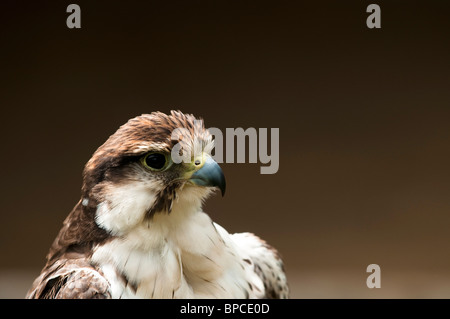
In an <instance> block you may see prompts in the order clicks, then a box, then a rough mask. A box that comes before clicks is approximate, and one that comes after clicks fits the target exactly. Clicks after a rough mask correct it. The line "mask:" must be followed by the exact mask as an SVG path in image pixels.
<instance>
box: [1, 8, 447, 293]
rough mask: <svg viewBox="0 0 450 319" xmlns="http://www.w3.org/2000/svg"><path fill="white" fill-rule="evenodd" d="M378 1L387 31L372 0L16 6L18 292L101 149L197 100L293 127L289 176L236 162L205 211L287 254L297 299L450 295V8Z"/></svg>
mask: <svg viewBox="0 0 450 319" xmlns="http://www.w3.org/2000/svg"><path fill="white" fill-rule="evenodd" d="M72 2H74V3H77V4H79V5H80V7H81V23H82V28H81V29H79V30H75V29H73V30H71V29H68V28H67V27H66V18H67V16H68V13H66V8H67V6H68V4H70V3H72ZM374 2H375V3H377V4H379V5H380V7H381V21H382V22H381V23H382V28H381V29H376V30H375V29H374V30H370V29H368V28H367V27H366V18H367V16H368V13H366V7H367V6H368V5H369V4H370V3H372V2H370V1H361V0H358V1H356V0H355V1H316V2H312V1H311V2H308V3H307V2H304V1H270V2H269V1H267V2H266V1H193V0H188V1H126V2H124V1H121V2H115V1H95V3H94V2H93V1H78V0H77V1H71V2H69V1H53V2H48V1H26V2H23V1H22V2H17V1H2V2H1V4H0V26H1V27H0V41H1V42H0V45H1V52H0V58H1V59H0V61H1V62H0V63H1V77H0V80H1V83H0V84H1V87H0V105H1V106H2V111H1V114H2V125H1V128H0V130H1V136H2V139H1V141H2V147H1V149H2V151H1V152H2V156H1V157H0V161H1V167H2V175H1V176H2V181H1V203H2V208H1V214H0V297H2V298H22V297H23V296H24V295H25V292H26V290H27V289H28V288H29V286H30V285H31V282H32V280H33V279H34V277H35V276H37V275H38V273H39V272H40V269H41V267H42V266H43V264H44V258H45V255H46V253H47V250H48V248H49V246H50V244H51V242H52V241H53V239H54V237H55V236H56V234H57V232H58V230H59V228H60V226H61V223H62V221H63V220H64V218H65V216H66V215H67V214H68V213H69V211H70V210H71V209H72V207H73V206H74V204H75V203H76V202H77V201H78V199H79V196H80V186H81V172H82V169H83V166H84V164H85V163H86V162H87V160H88V159H89V158H90V156H91V154H92V153H93V152H94V151H95V149H96V148H97V147H98V146H100V145H101V144H102V143H103V142H104V141H105V140H106V138H107V137H108V136H109V135H110V134H112V133H113V132H114V131H115V130H116V129H117V128H118V127H119V125H121V124H123V123H124V122H126V121H127V120H128V119H129V118H131V117H134V116H136V115H140V114H142V113H149V112H152V111H155V110H160V111H164V112H168V111H169V110H170V109H180V110H182V111H183V112H189V113H194V114H195V115H197V116H202V117H203V118H204V119H205V123H206V126H207V127H218V128H221V129H223V130H224V129H225V128H227V127H233V128H236V127H243V128H248V127H255V128H271V127H278V128H280V169H279V171H278V173H277V174H275V175H260V174H259V168H260V166H261V164H260V163H258V164H222V167H223V169H224V172H225V174H226V177H227V183H228V187H227V194H226V196H225V197H224V198H221V197H220V196H215V197H213V198H211V199H210V200H208V202H207V203H206V205H205V211H206V212H208V213H209V214H210V215H211V216H212V218H213V219H214V220H215V221H216V222H218V223H219V224H221V225H222V226H224V227H225V228H226V229H227V230H228V231H230V232H240V231H251V232H254V233H256V234H258V235H260V236H261V237H262V238H264V239H266V240H267V241H268V242H269V243H271V244H272V245H274V246H275V247H277V248H278V250H279V251H280V252H281V254H282V255H283V256H284V260H285V264H286V269H287V273H288V278H289V280H290V285H291V290H292V297H294V298H449V297H450V253H449V250H448V246H449V242H450V231H449V226H450V196H449V195H450V167H449V163H450V129H449V125H448V122H449V119H450V92H449V88H450V43H449V35H450V34H449V33H450V32H449V30H450V21H449V15H448V14H449V12H450V11H449V9H450V6H449V4H448V2H444V1H437V0H436V1H395V3H392V1H378V0H377V1H374ZM372 263H375V264H379V265H380V267H381V288H380V289H368V288H367V286H366V278H367V276H368V274H367V273H366V267H367V265H369V264H372Z"/></svg>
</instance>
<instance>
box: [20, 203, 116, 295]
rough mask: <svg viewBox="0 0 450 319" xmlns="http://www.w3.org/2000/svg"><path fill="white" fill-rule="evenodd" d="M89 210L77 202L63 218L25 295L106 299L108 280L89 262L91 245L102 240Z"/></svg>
mask: <svg viewBox="0 0 450 319" xmlns="http://www.w3.org/2000/svg"><path fill="white" fill-rule="evenodd" d="M92 214H93V211H92V209H91V208H89V207H83V206H82V205H81V202H79V203H78V204H77V205H76V206H75V207H74V209H73V210H72V212H71V213H70V214H69V215H68V217H67V218H66V220H65V221H64V224H63V227H62V228H61V230H60V232H59V234H58V236H57V237H56V239H55V240H54V242H53V244H52V246H51V248H50V251H49V253H48V255H47V263H46V265H45V267H44V268H43V269H42V272H41V274H40V275H39V277H37V278H36V280H35V281H34V282H33V285H32V286H31V288H30V290H29V291H28V293H27V295H26V298H30V299H53V298H56V299H59V298H62V299H69V298H70V299H74V298H78V299H91V298H93V299H98V298H110V297H111V295H110V291H109V282H108V281H107V280H106V278H105V277H104V276H103V274H102V273H101V272H100V271H99V270H98V269H97V268H96V267H95V266H94V265H92V264H91V263H90V262H89V257H90V254H91V249H92V246H93V245H94V244H95V243H98V242H101V241H102V240H105V239H106V236H105V234H104V232H103V231H102V230H100V229H99V228H98V227H96V226H95V224H94V223H93V222H92V220H93V219H92V217H91V216H89V215H92Z"/></svg>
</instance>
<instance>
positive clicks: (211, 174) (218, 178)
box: [189, 156, 226, 196]
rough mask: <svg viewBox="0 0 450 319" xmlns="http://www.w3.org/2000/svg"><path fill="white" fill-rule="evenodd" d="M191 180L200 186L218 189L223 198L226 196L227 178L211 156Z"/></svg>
mask: <svg viewBox="0 0 450 319" xmlns="http://www.w3.org/2000/svg"><path fill="white" fill-rule="evenodd" d="M189 180H190V181H191V182H192V183H194V184H196V185H199V186H208V187H217V188H219V189H220V191H221V192H222V196H224V195H225V188H226V182H225V176H224V175H223V172H222V169H221V168H220V166H219V164H217V162H216V161H214V160H213V159H212V158H211V157H209V156H208V157H207V158H206V160H205V163H204V164H203V166H202V167H201V168H200V169H199V170H198V171H196V172H195V173H194V174H192V175H191V178H190V179H189Z"/></svg>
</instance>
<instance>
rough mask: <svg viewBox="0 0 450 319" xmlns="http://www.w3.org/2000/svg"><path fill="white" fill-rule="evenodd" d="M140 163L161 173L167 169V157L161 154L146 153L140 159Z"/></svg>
mask: <svg viewBox="0 0 450 319" xmlns="http://www.w3.org/2000/svg"><path fill="white" fill-rule="evenodd" d="M142 163H143V164H144V166H146V167H147V168H150V169H151V170H153V171H161V170H163V169H164V168H166V167H167V164H168V160H167V156H166V155H164V154H162V153H148V154H147V155H145V156H144V157H143V158H142Z"/></svg>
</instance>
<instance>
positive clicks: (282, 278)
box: [232, 233, 289, 299]
mask: <svg viewBox="0 0 450 319" xmlns="http://www.w3.org/2000/svg"><path fill="white" fill-rule="evenodd" d="M232 238H233V240H235V242H236V243H237V245H238V246H239V248H240V249H241V250H242V252H243V254H244V255H247V256H248V258H244V259H243V261H244V262H246V263H248V264H250V265H253V271H254V272H255V273H256V274H257V275H258V277H259V278H260V279H261V280H262V282H263V284H264V290H265V294H264V298H268V299H286V298H289V286H288V283H287V279H286V273H285V270H284V264H283V261H282V259H281V256H280V254H279V253H278V251H277V250H276V249H275V248H273V247H272V246H270V245H269V244H267V243H266V242H265V241H264V240H262V239H261V238H259V237H258V236H256V235H254V234H252V233H238V234H233V235H232Z"/></svg>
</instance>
